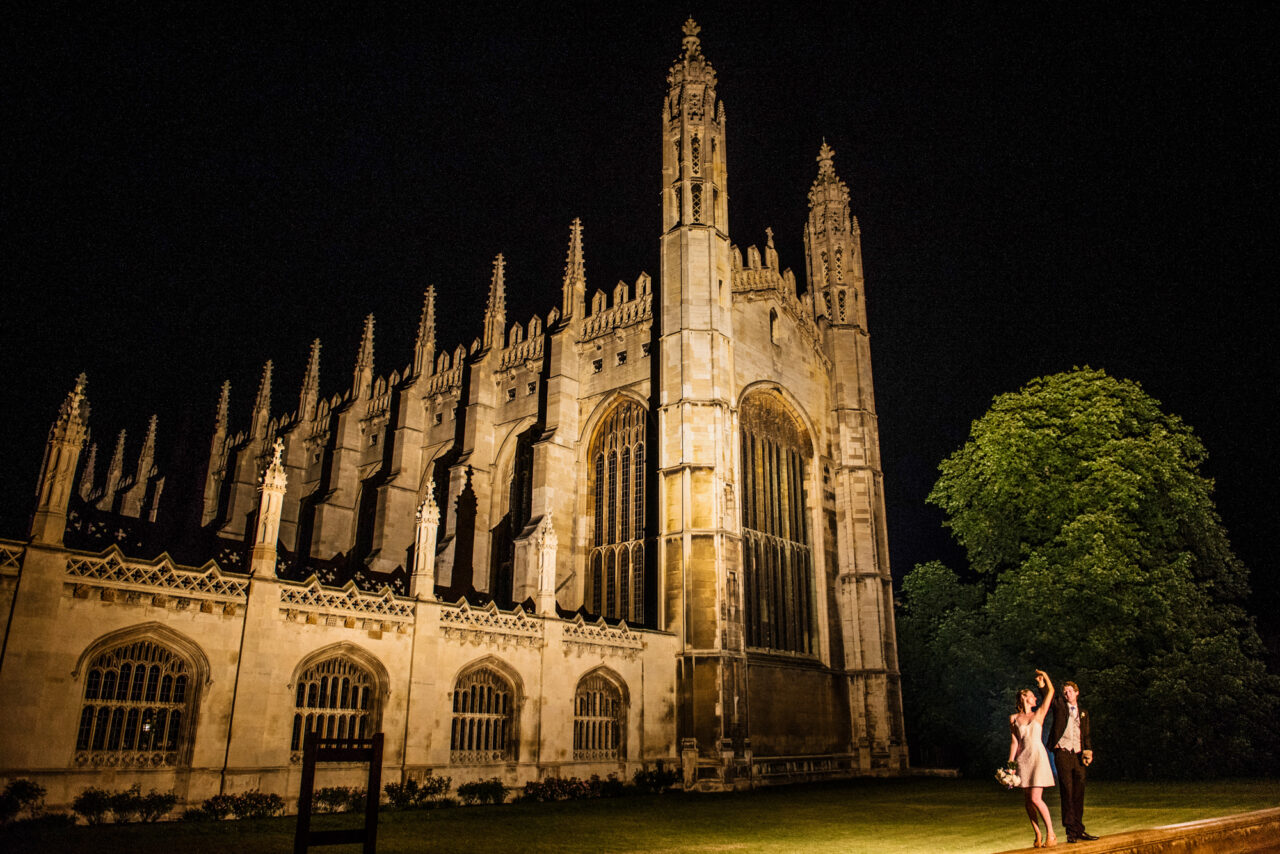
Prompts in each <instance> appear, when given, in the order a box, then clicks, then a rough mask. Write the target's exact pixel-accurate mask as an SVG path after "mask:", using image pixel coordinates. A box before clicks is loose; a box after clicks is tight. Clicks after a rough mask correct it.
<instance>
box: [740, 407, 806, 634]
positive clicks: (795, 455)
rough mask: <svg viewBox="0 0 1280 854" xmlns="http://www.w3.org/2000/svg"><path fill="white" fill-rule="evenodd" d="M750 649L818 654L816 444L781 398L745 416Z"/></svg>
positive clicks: (745, 567)
mask: <svg viewBox="0 0 1280 854" xmlns="http://www.w3.org/2000/svg"><path fill="white" fill-rule="evenodd" d="M739 425H740V427H741V442H742V454H741V459H742V534H743V546H742V548H743V575H744V580H745V591H744V596H743V599H744V603H745V606H746V620H745V622H746V634H747V646H749V647H755V648H758V649H767V650H781V651H785V652H792V653H800V654H805V655H811V654H813V652H814V625H815V621H814V614H813V602H814V589H813V549H812V545H811V537H810V531H809V527H810V526H809V513H808V508H807V501H806V496H805V493H806V489H807V486H808V481H807V468H808V465H807V461H808V459H809V457H810V455H811V453H812V451H811V446H810V443H809V439H808V436H807V435H806V433H805V432H804V430H803V428H802V427H801V426H800V425H799V423H798V422H797V421H796V419H795V417H794V416H793V415H792V414H791V412H790V410H789V408H788V407H787V406H786V404H785V403H783V401H782V400H781V399H780V398H779V397H778V396H777V395H775V394H773V393H768V392H765V393H757V394H753V395H751V396H749V397H747V398H746V399H745V400H744V401H743V402H742V406H741V408H740V410H739Z"/></svg>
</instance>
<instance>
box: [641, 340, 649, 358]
mask: <svg viewBox="0 0 1280 854" xmlns="http://www.w3.org/2000/svg"><path fill="white" fill-rule="evenodd" d="M640 355H641V356H647V355H649V342H648V341H644V342H642V343H641V344H640Z"/></svg>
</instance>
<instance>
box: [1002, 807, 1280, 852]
mask: <svg viewBox="0 0 1280 854" xmlns="http://www.w3.org/2000/svg"><path fill="white" fill-rule="evenodd" d="M1055 830H1060V829H1055ZM1016 850H1017V851H1034V850H1038V849H1033V848H1018V849H1016ZM1055 850H1063V851H1070V852H1072V854H1242V853H1243V852H1265V851H1280V807H1277V808H1274V809H1266V810H1257V811H1256V812H1246V813H1240V814H1238V815H1228V816H1222V817H1220V818H1206V819H1201V820H1200V821H1188V822H1184V823H1182V824H1169V825H1165V826H1163V827H1151V828H1146V829H1143V830H1130V831H1126V832H1125V833H1115V834H1111V835H1110V836H1104V837H1102V838H1101V839H1099V840H1098V841H1096V842H1078V843H1076V844H1075V845H1068V844H1067V840H1066V837H1065V836H1064V835H1059V836H1058V844H1057V846H1056V849H1055ZM1004 854H1012V852H1004Z"/></svg>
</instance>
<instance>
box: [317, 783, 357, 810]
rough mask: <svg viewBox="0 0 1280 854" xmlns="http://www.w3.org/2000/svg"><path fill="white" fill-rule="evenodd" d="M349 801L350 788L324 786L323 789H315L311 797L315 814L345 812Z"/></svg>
mask: <svg viewBox="0 0 1280 854" xmlns="http://www.w3.org/2000/svg"><path fill="white" fill-rule="evenodd" d="M350 800H351V787H350V786H325V787H324V788H323V789H316V791H315V794H313V795H312V796H311V803H312V804H313V805H314V806H315V811H316V812H346V811H347V804H348V802H350Z"/></svg>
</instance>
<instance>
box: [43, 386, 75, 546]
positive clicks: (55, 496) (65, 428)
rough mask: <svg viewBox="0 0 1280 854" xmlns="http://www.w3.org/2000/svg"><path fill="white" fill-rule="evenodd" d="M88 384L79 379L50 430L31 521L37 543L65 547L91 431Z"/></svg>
mask: <svg viewBox="0 0 1280 854" xmlns="http://www.w3.org/2000/svg"><path fill="white" fill-rule="evenodd" d="M88 383H89V379H88V377H86V376H85V375H84V374H81V375H80V376H79V377H77V378H76V384H75V387H74V388H73V389H72V390H71V393H70V394H68V395H67V398H66V400H64V401H63V402H62V407H61V408H60V409H59V410H58V418H57V420H55V421H54V422H53V426H52V427H50V428H49V439H48V441H47V443H46V444H45V449H44V461H43V463H42V464H41V466H40V481H39V483H38V484H37V486H36V510H35V514H34V515H33V516H32V519H31V539H32V541H33V542H37V543H42V544H45V545H51V546H60V545H62V536H63V534H64V532H65V531H66V528H67V502H68V501H70V499H71V491H72V487H73V485H74V483H75V476H76V465H77V464H78V463H79V462H80V449H81V448H82V447H83V446H84V440H85V436H86V435H87V434H88V430H89V425H88V416H89V404H88V402H87V401H86V400H85V387H86V386H87V385H88Z"/></svg>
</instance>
